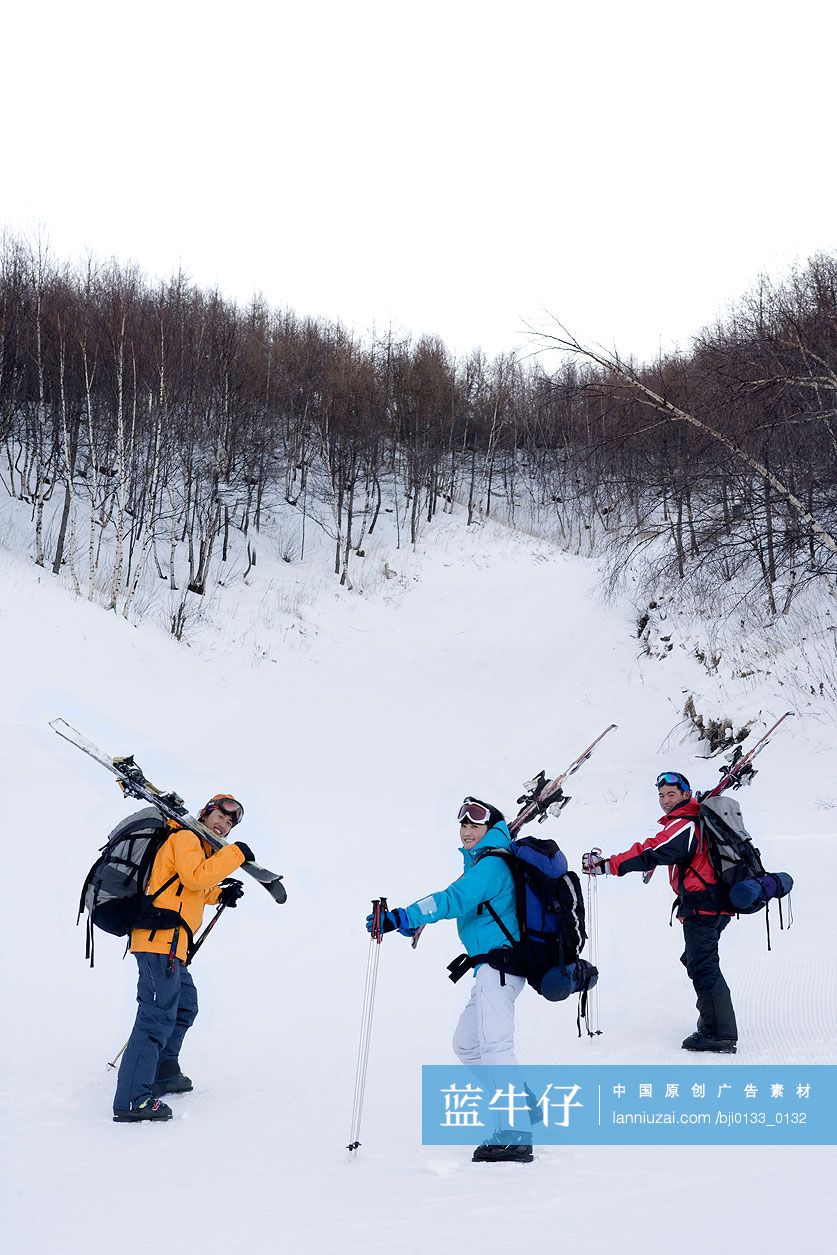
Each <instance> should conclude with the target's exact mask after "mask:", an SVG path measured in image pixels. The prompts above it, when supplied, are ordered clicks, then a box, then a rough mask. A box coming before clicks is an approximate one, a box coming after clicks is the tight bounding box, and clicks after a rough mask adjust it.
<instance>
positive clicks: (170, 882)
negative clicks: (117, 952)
mask: <svg viewBox="0 0 837 1255" xmlns="http://www.w3.org/2000/svg"><path fill="white" fill-rule="evenodd" d="M176 880H177V872H175V874H174V875H173V876H169V878H168V880H167V881H166V883H165V884H164V885H160V888H159V889H158V890H157V892H156V893H152V895H151V897H150V898H149V899H148V904H149V906H150V905H151V903H152V902H153V901H154V899H155V898H158V897H159V896H160V894H161V893H162V892H163V890H164V889H170V888H171V886H172V885H173V884H174V882H175V881H176ZM180 888H181V890H182V889H183V885H182V884H181V886H180ZM179 913H180V912H178V914H179ZM156 931H157V929H156V928H152V929H151V934H150V936H149V938H148V940H149V941H153V940H154V934H155V933H156ZM129 940H130V939H129ZM125 953H126V954H127V953H128V951H127V950H126V951H125Z"/></svg>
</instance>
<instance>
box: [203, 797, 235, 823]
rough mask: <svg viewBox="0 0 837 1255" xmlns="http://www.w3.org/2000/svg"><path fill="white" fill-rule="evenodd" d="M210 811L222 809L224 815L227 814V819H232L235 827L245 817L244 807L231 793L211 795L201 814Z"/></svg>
mask: <svg viewBox="0 0 837 1255" xmlns="http://www.w3.org/2000/svg"><path fill="white" fill-rule="evenodd" d="M210 811H220V812H221V814H222V815H226V816H227V819H231V820H232V826H233V828H234V827H235V826H236V824H240V823H241V821H242V819H243V818H244V807H243V806H242V805H241V803H240V802H239V801H237V800H236V799H235V798H234V797H233V795H232V794H231V793H216V794H215V796H214V797H211V798H210V799H209V801H208V802H207V804H206V806H205V807H204V808H203V810H202V811H201V814H202V815H208V814H209V812H210Z"/></svg>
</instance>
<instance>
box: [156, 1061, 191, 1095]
mask: <svg viewBox="0 0 837 1255" xmlns="http://www.w3.org/2000/svg"><path fill="white" fill-rule="evenodd" d="M191 1088H192V1082H191V1081H190V1080H189V1078H188V1076H184V1075H183V1073H182V1072H181V1071H180V1060H179V1059H178V1058H177V1056H176V1055H175V1056H174V1057H173V1058H169V1059H164V1060H163V1061H162V1062H161V1063H160V1066H159V1067H158V1069H157V1076H156V1078H155V1081H154V1084H153V1085H152V1086H151V1092H152V1093H153V1095H154V1097H155V1098H162V1096H163V1094H188V1093H189V1090H190V1089H191Z"/></svg>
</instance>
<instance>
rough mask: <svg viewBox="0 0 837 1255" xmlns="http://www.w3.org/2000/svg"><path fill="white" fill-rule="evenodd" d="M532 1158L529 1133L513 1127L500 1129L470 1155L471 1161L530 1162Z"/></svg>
mask: <svg viewBox="0 0 837 1255" xmlns="http://www.w3.org/2000/svg"><path fill="white" fill-rule="evenodd" d="M533 1159H534V1154H533V1153H532V1135H531V1133H518V1132H516V1131H515V1130H514V1129H500V1130H499V1132H497V1133H495V1134H494V1136H493V1137H492V1138H489V1140H488V1141H487V1142H483V1144H482V1145H481V1146H478V1147H477V1149H476V1150H475V1151H474V1153H473V1155H472V1156H471V1162H472V1163H531V1162H532V1160H533Z"/></svg>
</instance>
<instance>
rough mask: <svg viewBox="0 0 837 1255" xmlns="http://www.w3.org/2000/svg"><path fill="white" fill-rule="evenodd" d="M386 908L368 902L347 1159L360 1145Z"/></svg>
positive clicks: (376, 901)
mask: <svg viewBox="0 0 837 1255" xmlns="http://www.w3.org/2000/svg"><path fill="white" fill-rule="evenodd" d="M386 909H387V900H386V898H373V899H372V930H371V933H370V936H369V951H368V954H367V959H366V983H365V986H364V990H363V1009H362V1012H361V1017H360V1041H359V1043H358V1054H357V1071H356V1072H355V1093H354V1101H353V1104H352V1127H351V1130H350V1132H349V1145H348V1146H347V1148H346V1149H347V1150H348V1152H349V1159H350V1160H352V1159H356V1158H357V1152H358V1147H359V1146H360V1144H361V1143H360V1122H361V1119H362V1118H363V1100H364V1095H365V1093H366V1072H367V1068H368V1066H369V1046H370V1042H371V1039H372V1016H373V1013H374V1010H375V988H376V986H377V983H378V960H379V958H380V954H381V951H380V945H381V941H382V939H383V935H384V934H383V929H382V927H381V916H382V915H383V913H384V911H386Z"/></svg>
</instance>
